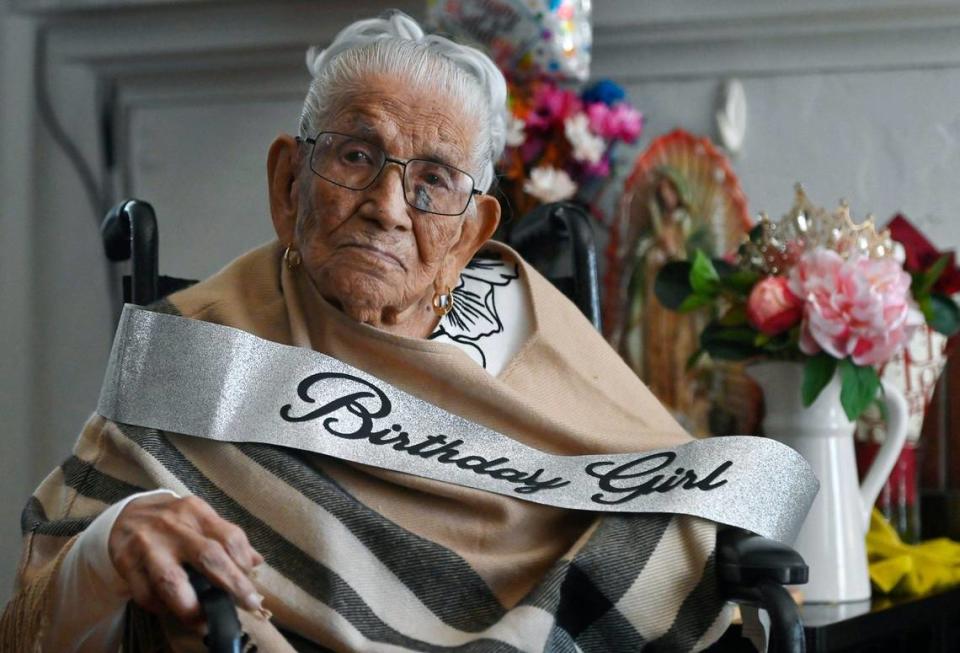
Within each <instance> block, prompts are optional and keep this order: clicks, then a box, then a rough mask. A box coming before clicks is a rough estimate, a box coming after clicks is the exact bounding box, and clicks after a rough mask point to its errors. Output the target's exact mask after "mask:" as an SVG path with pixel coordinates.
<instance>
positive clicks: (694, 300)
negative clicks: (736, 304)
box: [677, 293, 713, 313]
mask: <svg viewBox="0 0 960 653" xmlns="http://www.w3.org/2000/svg"><path fill="white" fill-rule="evenodd" d="M712 301H713V297H709V296H707V295H701V294H699V293H693V294H692V295H688V296H687V298H686V299H684V300H683V302H682V303H681V304H680V306H678V307H677V310H678V311H680V312H681V313H689V312H690V311H695V310H697V309H698V308H700V307H701V306H706V305H707V304H709V303H710V302H712Z"/></svg>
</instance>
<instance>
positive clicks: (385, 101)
mask: <svg viewBox="0 0 960 653" xmlns="http://www.w3.org/2000/svg"><path fill="white" fill-rule="evenodd" d="M365 82H366V83H365V84H361V85H358V86H360V87H362V88H363V90H362V91H359V92H356V93H354V94H353V95H352V96H349V97H348V98H347V99H346V100H345V101H344V102H342V105H343V106H342V107H341V108H340V109H339V110H337V111H334V112H333V115H331V116H329V117H328V118H327V120H326V122H325V124H324V126H323V128H324V130H326V131H336V132H341V133H346V134H351V135H356V136H360V137H363V138H364V139H365V140H369V141H371V142H374V143H376V144H377V145H380V146H381V147H382V148H383V149H384V151H386V152H387V154H388V156H390V157H393V158H398V159H401V160H407V159H410V158H429V157H431V156H438V157H440V158H441V159H442V160H443V161H445V162H446V163H449V164H451V165H453V166H455V167H457V168H460V169H462V170H467V171H469V172H470V173H471V174H472V175H473V177H474V179H477V178H479V176H480V170H479V168H478V166H477V164H476V162H474V161H471V160H470V153H471V152H472V147H473V137H474V132H475V129H474V128H473V125H472V123H471V121H470V120H467V119H465V118H464V117H463V116H462V115H461V114H460V112H459V109H458V107H457V106H456V104H455V103H454V102H451V101H449V100H447V99H446V98H444V97H443V96H442V94H440V93H437V92H436V91H435V90H431V89H422V88H419V89H418V88H415V87H414V86H413V85H412V84H404V83H401V82H399V81H396V80H389V79H386V78H383V77H375V78H369V79H367V80H365ZM311 136H315V134H311ZM309 151H310V150H309V147H308V146H307V145H304V144H300V143H298V142H297V141H296V140H295V139H294V138H293V137H292V136H288V135H281V136H279V137H278V138H277V139H276V140H275V141H274V143H273V145H271V147H270V152H269V155H268V161H267V168H268V181H269V191H270V211H271V217H272V219H273V224H274V228H275V229H276V232H277V237H278V238H279V240H280V242H281V243H283V244H285V245H291V246H292V247H294V248H296V249H297V250H298V251H299V252H300V254H301V257H302V260H303V263H302V268H303V271H304V272H305V273H306V274H308V275H309V277H310V279H311V280H312V282H313V284H314V285H315V286H316V288H317V290H318V291H319V292H320V294H321V295H322V296H323V297H324V298H325V299H327V300H328V301H330V302H331V303H332V304H333V305H334V306H337V307H338V308H339V309H340V310H342V311H343V312H344V313H346V314H347V315H349V316H350V317H352V318H353V319H355V320H357V321H360V322H365V323H367V324H370V325H373V326H375V327H378V328H381V329H384V330H386V331H389V332H392V333H395V334H398V335H405V336H410V337H419V338H423V337H426V336H427V335H429V334H430V333H431V332H432V331H433V329H434V328H435V326H436V324H437V321H438V318H437V316H436V315H435V314H434V312H433V309H432V299H433V296H434V293H436V292H442V291H444V290H445V289H447V288H453V287H455V286H456V284H457V280H458V277H459V274H460V271H461V270H462V269H463V267H464V266H465V265H466V264H467V262H468V261H469V260H470V259H471V258H472V257H473V255H474V254H475V253H476V252H477V250H478V249H479V248H480V246H481V245H482V244H483V243H484V242H486V241H487V240H488V239H489V238H490V236H491V235H492V234H493V232H494V230H495V229H496V227H497V223H498V221H499V219H500V205H499V204H498V203H497V200H496V199H494V198H493V197H491V196H489V195H477V196H474V198H473V199H472V200H471V201H470V205H469V207H468V208H467V211H466V212H465V213H464V214H463V215H460V216H438V215H430V214H427V213H423V212H421V211H418V210H417V209H414V208H413V207H411V206H409V205H407V203H406V201H405V200H404V197H403V182H402V174H403V173H402V170H401V168H400V167H399V166H397V165H393V164H387V166H386V167H385V168H384V169H383V171H382V172H381V174H380V176H379V177H378V178H377V179H376V181H375V182H374V183H373V185H371V186H370V187H369V188H367V189H366V190H364V191H352V190H348V189H345V188H341V187H339V186H336V185H334V184H332V183H330V182H328V181H326V180H324V179H321V178H320V177H318V176H316V175H315V174H313V172H312V171H311V170H310V166H309V163H308V157H309ZM108 544H109V554H110V559H111V560H112V562H113V563H114V566H115V567H116V568H117V571H118V572H119V573H120V575H121V577H122V578H124V580H126V582H127V584H128V585H129V586H130V589H131V592H132V594H133V600H134V601H135V602H137V603H138V604H139V605H141V606H143V607H145V608H147V609H148V610H151V611H154V612H172V613H173V614H175V615H177V616H178V617H179V618H180V619H181V620H182V621H183V622H185V623H187V624H192V625H195V626H198V627H200V625H201V624H202V617H201V616H200V611H199V606H198V604H197V597H196V595H195V593H194V591H193V588H192V587H191V586H190V584H189V582H188V579H187V576H186V573H185V572H184V571H183V568H182V564H183V563H189V564H191V565H193V566H194V567H195V568H196V569H198V570H200V571H201V572H203V573H204V574H205V575H206V576H207V577H208V578H210V580H211V581H212V582H214V583H216V584H217V585H219V586H220V587H222V588H224V589H226V590H227V591H229V592H230V593H231V594H232V595H233V597H234V599H235V600H236V601H237V602H238V604H239V605H240V606H242V607H245V608H247V609H249V610H254V609H257V608H259V607H260V601H261V600H262V597H260V595H259V594H258V593H257V592H256V590H255V588H254V585H253V583H252V582H251V580H250V573H251V571H252V569H253V568H254V567H255V566H256V565H259V564H260V563H261V562H263V558H262V556H260V554H259V553H257V552H256V551H255V550H254V549H253V547H252V546H251V545H250V543H249V542H248V541H247V538H246V536H245V535H244V533H243V531H242V530H241V529H239V528H238V527H236V526H234V525H233V524H230V523H229V522H227V521H225V520H223V519H221V518H220V517H219V516H217V514H216V513H215V512H214V511H213V509H212V508H210V506H208V505H207V504H206V503H204V502H203V501H202V500H201V499H198V498H196V497H187V498H184V499H176V498H173V497H170V496H158V497H148V498H145V499H138V500H135V501H132V502H131V503H129V504H128V505H127V506H126V507H125V508H124V510H123V511H122V512H121V513H120V515H119V516H118V518H117V520H116V522H115V523H114V526H113V529H112V530H111V532H110V538H109V543H108Z"/></svg>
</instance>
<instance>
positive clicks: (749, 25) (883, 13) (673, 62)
mask: <svg viewBox="0 0 960 653" xmlns="http://www.w3.org/2000/svg"><path fill="white" fill-rule="evenodd" d="M106 1H107V0H103V2H106ZM16 2H17V3H18V4H19V5H20V6H23V5H25V4H26V5H31V6H36V5H37V4H40V5H45V4H50V3H52V2H53V0H34V1H33V2H31V1H30V0H16ZM77 2H80V3H84V2H86V3H87V4H88V5H89V6H90V7H91V8H90V9H89V10H88V11H84V12H76V11H68V12H66V13H61V12H52V13H51V14H49V15H47V16H45V19H48V20H49V22H50V24H51V25H52V27H53V30H54V34H55V36H56V38H53V39H51V42H52V43H53V48H54V52H52V53H51V60H52V61H53V60H55V59H59V60H61V61H63V62H66V63H72V64H80V65H84V66H88V67H90V68H91V69H92V71H93V72H94V74H96V75H97V76H107V77H115V76H121V77H123V76H128V75H133V76H138V75H146V74H154V73H168V72H169V73H172V72H176V73H177V74H179V75H184V74H187V73H190V72H196V71H202V70H206V71H211V70H214V71H221V72H224V71H228V70H243V69H249V68H251V67H257V68H261V69H264V70H267V69H269V70H272V71H275V72H278V73H281V74H291V73H292V72H293V71H295V70H301V69H302V66H303V64H302V56H303V51H304V49H305V48H306V46H308V45H311V44H318V43H321V44H322V43H323V42H325V41H328V40H329V39H331V38H332V37H333V35H334V34H335V32H336V31H337V30H338V29H339V28H340V27H342V26H343V25H345V24H346V23H348V22H349V21H351V20H353V19H356V18H359V17H363V16H369V15H373V14H376V13H379V12H380V11H381V10H382V9H383V7H384V2H383V1H382V0H354V1H353V2H351V3H349V4H345V3H340V2H332V1H330V0H327V1H318V0H314V1H305V0H283V1H280V2H262V1H261V2H251V1H241V0H131V2H129V3H127V4H126V5H125V8H124V9H122V10H117V9H115V8H114V9H113V10H112V11H105V10H98V11H94V10H93V8H92V7H93V6H94V5H96V6H97V7H101V9H102V7H103V6H106V5H105V4H103V2H98V0H73V1H67V2H65V5H70V6H73V5H74V4H75V3H77ZM108 4H110V6H112V7H116V5H117V3H116V2H108ZM395 4H396V5H399V8H401V9H403V10H405V11H407V12H409V13H411V14H413V15H415V16H417V15H419V16H422V13H423V10H424V6H423V0H399V1H398V2H395ZM184 24H189V25H190V26H191V28H190V29H189V30H184V29H182V27H183V25H184ZM956 66H960V2H958V1H956V0H953V1H951V2H944V1H942V0H941V1H940V2H934V1H927V2H923V1H913V0H805V1H804V2H797V1H796V0H791V1H789V2H787V1H784V0H780V1H772V0H771V1H764V2H757V1H756V0H644V1H643V2H638V1H637V0H598V2H596V3H595V4H594V66H593V71H592V74H593V77H612V78H615V79H617V80H618V81H620V82H622V83H626V84H631V83H638V82H644V81H656V80H666V79H671V80H677V79H696V78H717V77H729V76H740V77H751V76H763V75H784V74H804V73H830V72H847V71H866V70H896V69H905V68H913V69H917V68H930V67H956Z"/></svg>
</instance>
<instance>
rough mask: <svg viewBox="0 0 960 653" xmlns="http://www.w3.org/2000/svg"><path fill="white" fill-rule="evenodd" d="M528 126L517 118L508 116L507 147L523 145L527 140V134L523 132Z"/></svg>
mask: <svg viewBox="0 0 960 653" xmlns="http://www.w3.org/2000/svg"><path fill="white" fill-rule="evenodd" d="M526 126H527V125H526V123H524V122H523V121H522V120H520V119H519V118H517V117H516V116H513V115H510V116H507V145H509V146H510V147H517V146H518V145H523V141H524V139H526V134H524V133H523V130H524V128H525V127H526Z"/></svg>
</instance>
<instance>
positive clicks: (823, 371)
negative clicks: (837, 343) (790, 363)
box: [800, 353, 837, 406]
mask: <svg viewBox="0 0 960 653" xmlns="http://www.w3.org/2000/svg"><path fill="white" fill-rule="evenodd" d="M836 369H837V359H836V358H834V357H833V356H830V355H829V354H825V353H819V354H817V355H816V356H811V357H810V358H808V359H807V362H806V364H804V366H803V386H802V388H801V389H800V391H801V396H802V397H803V405H804V406H811V405H813V402H814V401H816V400H817V397H819V396H820V392H821V391H823V389H824V388H825V387H827V384H828V383H830V379H832V378H833V373H834V372H835V371H836Z"/></svg>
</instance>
